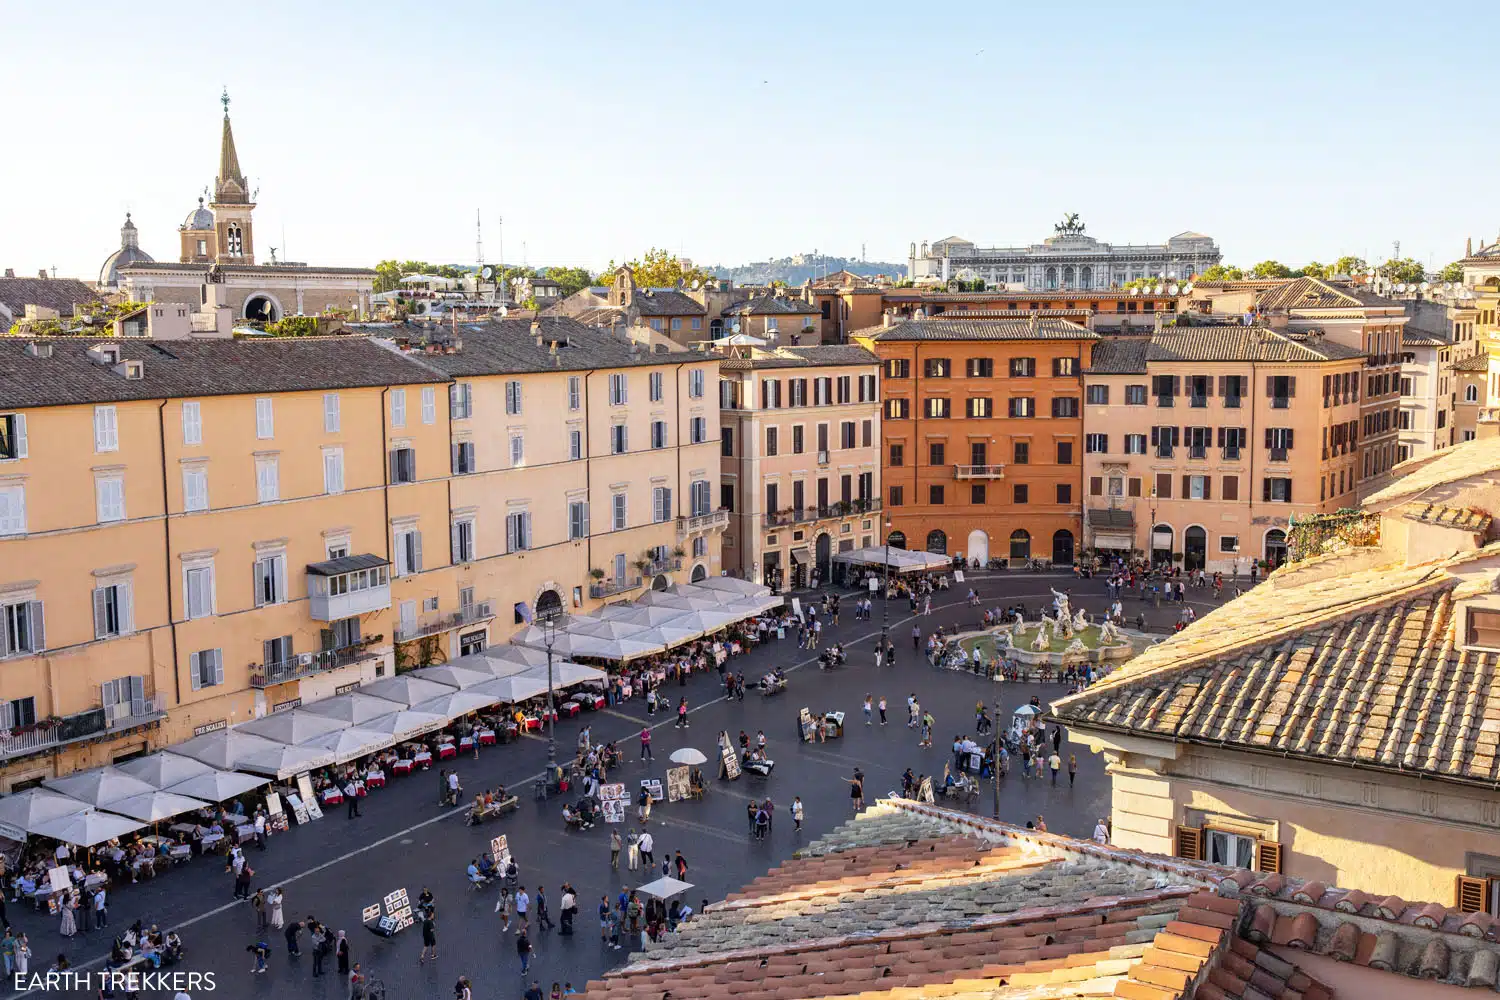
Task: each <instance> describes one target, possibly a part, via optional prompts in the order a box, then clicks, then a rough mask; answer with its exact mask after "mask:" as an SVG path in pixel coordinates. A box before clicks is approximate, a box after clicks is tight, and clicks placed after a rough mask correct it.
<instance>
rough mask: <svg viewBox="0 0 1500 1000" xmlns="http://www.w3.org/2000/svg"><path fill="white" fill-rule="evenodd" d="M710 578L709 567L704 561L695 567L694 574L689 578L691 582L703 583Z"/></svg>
mask: <svg viewBox="0 0 1500 1000" xmlns="http://www.w3.org/2000/svg"><path fill="white" fill-rule="evenodd" d="M707 579H708V567H707V566H704V565H703V564H702V563H699V564H698V565H696V566H694V567H693V574H692V576H691V577H689V578H688V582H689V583H702V582H703V581H704V580H707Z"/></svg>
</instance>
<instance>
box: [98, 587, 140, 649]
mask: <svg viewBox="0 0 1500 1000" xmlns="http://www.w3.org/2000/svg"><path fill="white" fill-rule="evenodd" d="M133 628H134V625H133V623H132V621H131V608H130V584H129V583H128V582H121V583H112V584H108V585H106V586H103V587H95V588H94V638H95V639H105V638H108V637H109V636H112V635H125V634H126V633H127V632H130V631H132V629H133Z"/></svg>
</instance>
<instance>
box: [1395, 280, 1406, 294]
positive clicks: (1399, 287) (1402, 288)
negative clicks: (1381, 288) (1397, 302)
mask: <svg viewBox="0 0 1500 1000" xmlns="http://www.w3.org/2000/svg"><path fill="white" fill-rule="evenodd" d="M1396 291H1398V292H1404V291H1406V283H1405V282H1404V281H1403V282H1401V283H1399V284H1397V285H1396Z"/></svg>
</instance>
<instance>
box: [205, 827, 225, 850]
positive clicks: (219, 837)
mask: <svg viewBox="0 0 1500 1000" xmlns="http://www.w3.org/2000/svg"><path fill="white" fill-rule="evenodd" d="M223 841H224V835H223V834H222V833H214V832H213V831H212V830H210V831H209V832H208V833H205V834H204V835H203V849H204V850H205V851H207V850H209V849H210V848H212V847H214V846H215V845H217V844H220V843H223Z"/></svg>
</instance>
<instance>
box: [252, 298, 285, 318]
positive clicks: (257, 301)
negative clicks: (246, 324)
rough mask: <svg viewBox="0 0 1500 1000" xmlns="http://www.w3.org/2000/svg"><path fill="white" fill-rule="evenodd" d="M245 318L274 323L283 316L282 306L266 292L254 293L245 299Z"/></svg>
mask: <svg viewBox="0 0 1500 1000" xmlns="http://www.w3.org/2000/svg"><path fill="white" fill-rule="evenodd" d="M245 318H246V319H253V320H259V321H260V322H262V323H274V322H275V321H276V320H278V319H280V318H281V307H280V306H278V305H277V304H276V300H275V299H273V298H271V296H269V295H266V294H264V293H262V294H257V295H252V296H250V297H249V298H248V299H246V300H245Z"/></svg>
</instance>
